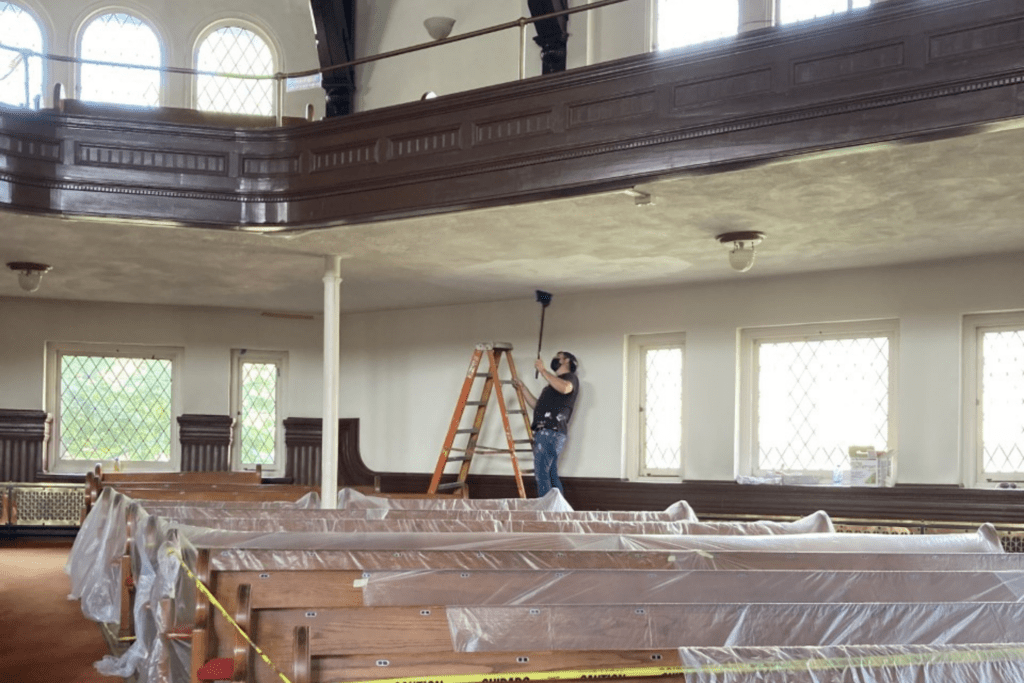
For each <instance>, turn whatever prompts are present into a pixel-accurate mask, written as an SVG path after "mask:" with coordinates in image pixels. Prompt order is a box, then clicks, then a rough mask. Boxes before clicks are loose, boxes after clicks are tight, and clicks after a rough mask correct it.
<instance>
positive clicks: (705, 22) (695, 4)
mask: <svg viewBox="0 0 1024 683" xmlns="http://www.w3.org/2000/svg"><path fill="white" fill-rule="evenodd" d="M738 27H739V2H737V0H714V2H709V1H708V0H658V7H657V39H656V45H657V48H658V49H659V50H667V49H671V48H674V47H682V46H684V45H694V44H696V43H703V42H705V41H708V40H715V39H716V38H725V37H726V36H732V35H736V32H737V30H738Z"/></svg>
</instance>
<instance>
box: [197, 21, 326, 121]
mask: <svg viewBox="0 0 1024 683" xmlns="http://www.w3.org/2000/svg"><path fill="white" fill-rule="evenodd" d="M310 11H312V10H310ZM222 28H241V29H244V30H246V31H251V32H252V33H255V34H256V35H257V36H259V38H260V39H261V40H263V42H264V43H266V45H267V49H269V50H270V58H271V60H272V61H273V72H272V73H284V72H285V71H286V69H285V68H284V53H283V52H282V50H281V48H280V46H279V45H278V43H277V41H276V40H275V39H274V37H273V36H272V35H271V34H270V31H268V30H267V29H266V28H265V27H263V26H261V25H260V24H257V23H255V22H254V21H252V20H250V19H245V18H242V17H237V16H233V17H230V18H225V19H220V20H218V21H214V22H211V23H209V24H207V25H205V26H203V27H202V28H201V29H200V30H199V32H198V33H196V34H195V40H193V41H192V52H191V60H192V68H193V69H196V70H198V69H199V49H200V48H201V47H202V46H203V43H204V42H205V41H206V39H207V38H209V37H210V35H211V34H213V33H215V32H216V31H219V30H220V29H222ZM189 81H190V83H189V95H188V96H189V97H190V98H191V101H190V103H189V106H190V107H191V108H192V109H194V110H196V111H216V110H205V109H204V110H200V109H199V75H198V74H194V75H193V76H192V77H191V78H190V79H189ZM271 98H272V101H271V111H272V112H276V111H280V110H281V109H282V107H283V106H284V102H282V101H280V100H281V92H280V88H278V87H277V86H276V82H275V85H274V87H272V88H271Z"/></svg>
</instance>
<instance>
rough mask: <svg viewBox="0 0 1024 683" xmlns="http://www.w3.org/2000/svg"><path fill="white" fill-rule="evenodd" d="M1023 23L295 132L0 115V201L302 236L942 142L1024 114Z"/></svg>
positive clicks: (739, 47)
mask: <svg viewBox="0 0 1024 683" xmlns="http://www.w3.org/2000/svg"><path fill="white" fill-rule="evenodd" d="M1022 21H1024V7H1022V5H1021V3H1020V1H1019V0H973V1H972V0H960V1H956V0H950V1H947V2H926V1H924V0H920V1H917V2H885V3H875V4H873V5H872V6H871V7H870V8H866V9H864V10H861V11H857V12H849V13H846V14H843V15H836V16H835V17H833V18H832V20H830V21H828V22H821V21H817V22H798V23H796V24H787V25H783V26H774V27H771V28H769V29H764V30H761V31H753V32H750V33H744V34H740V35H738V36H735V37H733V38H730V39H728V40H721V41H711V42H709V43H706V44H703V45H700V46H692V47H691V48H689V49H687V50H665V51H657V52H651V53H645V54H641V55H636V56H633V57H628V58H625V59H620V60H616V61H613V62H606V63H601V64H595V65H592V66H588V67H586V68H581V69H572V70H569V71H563V72H560V73H557V74H548V75H546V76H544V77H541V78H530V79H526V80H523V81H517V82H512V83H505V84H500V85H494V86H489V87H486V88H480V89H477V90H472V91H468V92H463V93H453V94H450V95H445V96H442V97H438V98H436V99H433V100H426V101H416V102H409V103H406V104H401V105H396V106H393V107H387V108H385V109H379V110H374V111H364V112H358V113H355V114H352V115H350V116H342V117H334V118H331V119H328V120H326V121H321V122H316V123H306V124H301V125H289V126H284V127H281V128H244V129H243V128H239V127H237V122H232V121H231V120H230V118H225V117H216V116H212V115H209V114H207V113H202V114H199V113H191V114H186V113H184V112H171V111H168V110H154V111H146V112H139V111H133V110H132V108H127V107H117V106H115V105H96V104H89V103H77V104H70V103H65V105H64V108H63V109H62V110H43V111H24V110H18V109H15V108H10V107H8V108H6V109H3V108H0V110H2V111H3V114H2V115H0V149H2V150H4V153H5V155H6V156H7V157H8V158H9V159H11V161H9V162H7V164H6V166H4V167H3V168H0V181H3V182H5V183H6V184H7V185H8V186H9V187H10V190H9V191H8V192H6V197H4V196H0V205H4V204H6V205H7V206H8V207H9V208H11V209H13V210H19V211H30V212H36V213H59V214H62V215H67V214H77V215H99V216H104V217H113V216H122V217H126V218H137V219H150V220H168V221H173V222H174V223H181V222H184V223H188V224H192V225H196V226H203V227H208V228H209V227H237V226H243V225H244V226H257V225H261V226H270V227H274V228H281V229H303V230H305V229H319V228H326V227H330V226H333V225H339V224H343V223H347V224H352V223H365V222H371V221H376V220H391V219H395V218H400V217H407V216H423V215H431V214H435V213H438V212H443V211H460V210H465V209H468V208H485V207H489V206H496V205H508V204H513V203H518V202H527V201H536V200H543V199H551V198H556V197H564V196H572V195H580V194H586V193H592V192H598V191H608V190H614V189H626V188H629V187H632V186H633V185H636V184H637V183H638V182H645V181H652V180H656V179H658V178H661V177H673V176H676V175H678V174H681V173H687V172H696V173H709V172H716V171H719V170H728V169H730V168H735V167H737V166H742V165H745V164H754V163H761V162H764V161H768V160H772V159H779V158H787V157H790V156H793V155H796V154H800V153H805V152H817V151H821V150H823V149H828V148H843V147H848V146H852V145H860V144H869V143H875V142H879V141H889V140H898V139H911V140H912V139H920V136H925V139H932V138H933V137H934V136H935V135H940V136H941V135H952V134H959V133H962V132H965V131H969V130H972V129H974V127H975V126H978V125H984V124H989V123H995V122H999V121H1002V120H1006V119H1012V118H1014V117H1019V116H1021V115H1022V114H1024V98H1021V95H1020V89H1021V87H1022V84H1024V68H1022V62H1021V60H1020V54H1021V48H1022V46H1024V34H1022V33H1021V31H1020V28H1019V27H1020V25H1021V22H1022ZM183 119H184V120H183Z"/></svg>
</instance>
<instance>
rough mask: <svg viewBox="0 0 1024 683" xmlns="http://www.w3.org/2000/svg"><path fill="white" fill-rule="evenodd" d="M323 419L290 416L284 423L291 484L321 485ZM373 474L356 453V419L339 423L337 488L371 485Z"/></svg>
mask: <svg viewBox="0 0 1024 683" xmlns="http://www.w3.org/2000/svg"><path fill="white" fill-rule="evenodd" d="M322 425H323V420H321V419H320V418H318V417H289V418H286V419H285V420H284V443H285V447H286V448H287V449H288V465H287V471H286V475H285V476H286V478H287V479H290V480H291V481H292V483H294V484H302V485H306V486H319V485H320V473H321V464H320V453H321V446H322V441H321V439H322V432H321V429H322ZM372 484H373V473H372V472H371V471H370V470H369V468H367V467H366V465H364V464H363V460H362V457H361V456H360V454H359V418H355V417H343V418H340V419H339V420H338V485H339V486H370V485H372Z"/></svg>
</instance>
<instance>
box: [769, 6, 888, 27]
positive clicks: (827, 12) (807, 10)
mask: <svg viewBox="0 0 1024 683" xmlns="http://www.w3.org/2000/svg"><path fill="white" fill-rule="evenodd" d="M778 2H779V5H778V7H779V14H778V16H779V21H778V23H780V24H789V23H792V22H794V21H807V20H808V19H815V18H817V17H827V16H831V15H833V14H842V13H843V12H848V11H850V10H851V9H857V8H860V7H867V6H868V5H870V4H871V0H778Z"/></svg>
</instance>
